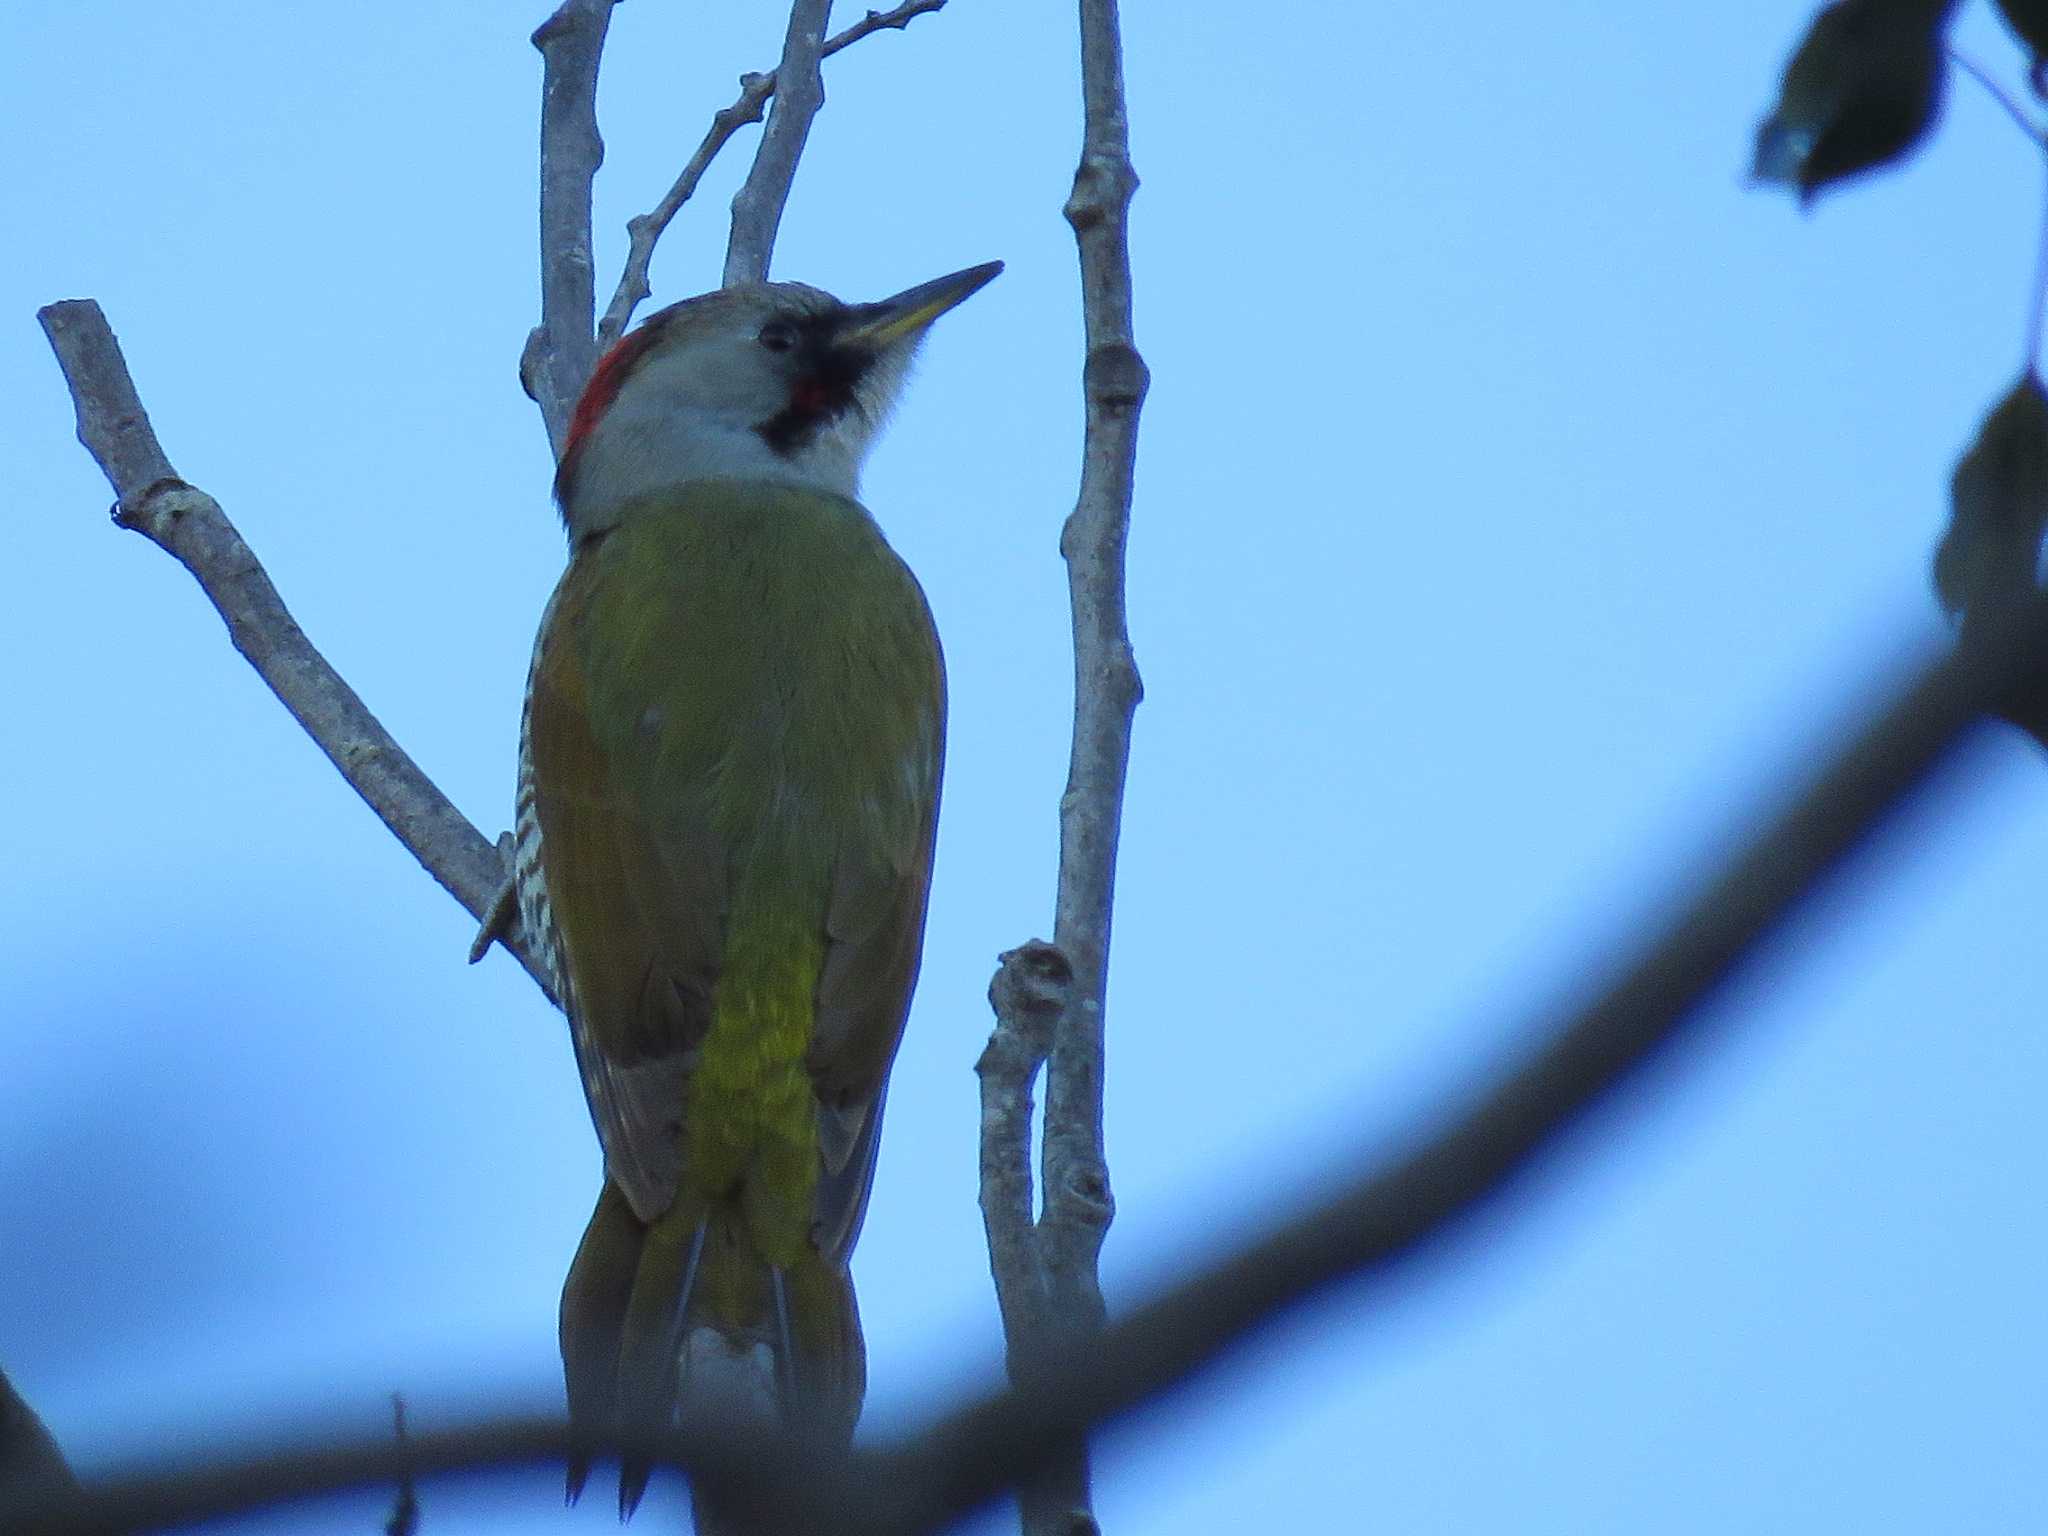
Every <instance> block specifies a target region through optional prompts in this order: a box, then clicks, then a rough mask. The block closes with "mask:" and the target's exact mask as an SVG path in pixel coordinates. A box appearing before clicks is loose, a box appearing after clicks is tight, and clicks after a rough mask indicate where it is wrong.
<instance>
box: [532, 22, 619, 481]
mask: <svg viewBox="0 0 2048 1536" xmlns="http://www.w3.org/2000/svg"><path fill="white" fill-rule="evenodd" d="M615 3H616V0H562V5H561V7H560V9H558V10H557V11H556V12H555V13H554V15H552V16H550V17H549V18H548V19H547V20H546V21H544V22H542V23H541V24H540V27H539V28H538V29H537V30H536V31H535V32H534V34H533V46H534V47H536V48H538V49H539V50H540V56H541V107H540V324H539V325H538V326H536V327H535V328H534V330H533V332H532V333H531V334H530V335H529V336H528V337H527V338H526V349H525V351H524V352H523V353H521V355H520V359H519V381H520V383H522V384H524V385H525V386H526V392H527V393H528V394H529V395H531V396H532V397H533V400H534V403H535V404H536V405H538V406H539V407H540V414H541V419H542V420H543V421H545V422H546V423H547V429H548V442H549V444H550V445H551V446H552V447H553V448H554V451H555V455H556V457H558V458H559V457H560V456H561V452H562V444H563V442H564V440H565V439H566V438H567V436H568V432H569V417H570V415H571V414H572V413H573V412H574V411H575V409H576V400H577V397H578V396H580V395H581V394H582V393H583V385H584V381H585V380H587V379H588V378H589V377H590V370H591V368H592V367H594V366H595V365H596V362H597V342H596V340H595V337H594V336H593V334H592V326H591V322H592V319H593V317H594V316H595V315H596V313H597V285H596V276H595V269H594V264H593V261H592V258H591V254H590V189H591V184H592V183H593V182H594V181H596V179H597V168H598V167H599V166H600V165H602V164H603V163H604V140H603V138H602V137H601V136H600V135H599V134H598V131H597V69H598V64H599V63H600V61H601V60H602V59H603V57H604V38H605V32H606V29H607V28H609V27H610V26H611V19H612V6H613V5H614V4H615Z"/></svg>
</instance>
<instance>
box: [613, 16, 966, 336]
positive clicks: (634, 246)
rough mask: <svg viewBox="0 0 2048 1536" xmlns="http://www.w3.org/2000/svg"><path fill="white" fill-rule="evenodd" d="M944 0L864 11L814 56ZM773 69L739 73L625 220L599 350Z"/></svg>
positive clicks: (642, 289) (753, 113)
mask: <svg viewBox="0 0 2048 1536" xmlns="http://www.w3.org/2000/svg"><path fill="white" fill-rule="evenodd" d="M945 4H946V0H904V3H903V4H901V5H899V6H897V7H896V8H895V9H894V10H889V11H869V12H868V13H867V15H866V16H864V17H862V18H861V19H860V20H859V21H857V22H855V23H854V24H853V25H852V26H850V27H848V28H847V29H846V30H845V31H844V32H841V33H839V34H838V35H837V36H835V37H831V38H828V39H826V42H825V46H824V47H823V48H822V49H820V50H819V53H818V57H819V58H820V59H821V60H823V59H829V58H831V57H832V55H833V54H835V53H837V52H838V51H839V50H840V49H842V48H847V47H851V46H852V45H853V44H855V43H857V42H859V41H860V40H861V39H862V38H864V37H867V36H869V35H870V34H871V33H875V32H880V31H882V30H883V29H884V28H893V29H895V30H897V31H901V30H902V29H903V28H904V27H907V26H909V25H910V23H911V21H912V20H913V19H914V18H916V17H919V16H922V15H924V14H925V13H926V12H927V11H937V10H942V9H944V8H945ZM775 79H776V72H775V71H774V70H772V69H771V70H769V71H768V73H766V74H765V75H763V74H754V73H751V72H749V73H747V74H744V75H741V76H740V94H739V96H738V98H737V99H735V100H734V102H733V104H732V105H731V106H729V107H722V108H720V109H719V110H718V111H717V112H716V113H714V114H713V115H712V118H711V127H710V129H709V130H708V131H707V132H706V133H705V135H704V139H703V142H702V143H700V144H699V145H698V146H697V152H696V153H695V154H693V155H691V156H690V159H689V163H688V164H686V165H685V166H684V167H683V172H682V174H681V175H680V176H678V177H677V178H676V180H675V185H674V186H672V187H670V188H669V189H668V191H667V193H666V194H664V195H663V197H662V199H661V201H660V202H658V203H656V204H655V205H654V207H653V209H652V210H650V211H649V212H647V213H643V214H640V215H638V216H637V217H635V218H632V219H629V220H627V221H626V235H627V239H628V245H627V248H626V266H625V270H624V271H623V272H621V273H620V274H619V286H618V288H617V289H616V290H614V291H613V293H612V301H611V303H610V304H608V305H606V306H605V311H604V319H603V320H601V321H599V322H598V327H597V347H598V351H599V352H600V353H602V352H603V351H604V350H605V348H607V347H609V346H610V345H611V344H612V343H613V342H615V341H617V340H618V339H619V338H620V337H621V336H623V335H625V334H626V327H627V326H629V325H631V324H632V323H633V311H634V310H636V309H638V308H639V307H640V301H641V300H642V299H644V298H646V297H647V294H648V286H647V269H648V266H649V264H650V263H651V262H652V261H653V260H654V247H655V245H656V244H657V243H658V242H659V241H660V239H661V237H662V234H663V233H664V232H665V231H666V230H667V229H668V226H669V223H670V221H671V220H673V219H674V218H675V216H676V214H677V213H678V212H679V211H680V210H681V208H682V206H683V204H684V203H686V202H688V201H689V200H690V199H691V197H693V196H694V195H695V194H696V191H697V183H698V182H700V181H702V180H703V179H704V172H705V171H706V170H708V169H710V166H711V162H712V161H713V160H715V159H717V158H718V152H719V151H720V150H721V149H723V148H725V144H726V141H727V140H728V139H730V138H731V137H732V136H733V135H734V134H736V133H738V132H739V131H740V129H742V128H744V127H745V126H746V125H747V124H748V123H758V122H759V121H761V114H762V112H763V111H765V110H766V109H767V106H768V100H769V98H770V97H772V96H773V95H774V94H775Z"/></svg>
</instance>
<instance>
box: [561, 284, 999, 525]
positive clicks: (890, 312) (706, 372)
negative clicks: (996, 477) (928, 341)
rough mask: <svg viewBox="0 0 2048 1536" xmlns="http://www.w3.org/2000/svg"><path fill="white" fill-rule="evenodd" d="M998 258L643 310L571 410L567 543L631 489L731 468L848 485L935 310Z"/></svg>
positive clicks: (614, 508)
mask: <svg viewBox="0 0 2048 1536" xmlns="http://www.w3.org/2000/svg"><path fill="white" fill-rule="evenodd" d="M1002 269H1003V267H1002V263H1001V262H999V261H992V262H988V263H986V264H985V265H983V266H979V267H969V268H968V269H967V270H966V271H964V272H955V273H953V274H952V275H951V276H949V277H942V278H938V279H937V280H935V281H933V282H929V283H921V284H919V285H918V286H917V287H915V288H911V289H908V290H907V291H905V292H903V293H899V294H897V295H896V296H895V297H894V298H892V299H884V300H882V301H881V302H880V303H879V304H842V303H840V302H839V300H837V299H835V298H833V297H832V295H830V294H829V293H825V292H823V291H821V290H819V289H816V288H811V287H807V286H805V285H804V284H802V283H759V284H752V285H749V286H745V287H738V288H723V289H720V290H719V291H717V292H716V293H707V294H703V295H701V296H699V297H697V298H694V299H685V300H684V301H683V302H682V303H680V304H675V305H671V306H670V307H669V308H667V309H664V310H661V311H660V312H659V313H657V314H654V315H650V316H649V317H648V318H647V319H646V320H645V321H644V322H643V323H642V324H641V325H640V326H639V327H638V328H636V329H635V330H634V331H633V332H632V333H631V334H630V335H627V336H626V337H624V338H622V339H621V340H620V341H619V342H618V344H617V345H615V346H614V347H613V348H612V349H611V351H609V352H607V353H606V354H605V355H604V357H603V358H602V359H600V360H599V362H598V365H597V367H596V369H595V370H594V371H593V372H592V374H591V376H590V383H589V384H588V385H587V386H586V387H585V388H584V391H583V397H582V399H580V400H579V401H578V402H577V404H576V414H575V417H574V418H573V420H572V421H571V423H570V426H569V437H568V441H567V443H566V444H565V445H564V446H563V450H562V459H561V463H560V465H559V466H558V467H557V469H556V472H555V496H556V499H557V500H559V501H560V503H561V506H562V516H563V517H564V518H565V519H566V520H567V522H568V524H569V534H570V537H571V539H572V540H580V539H583V538H586V537H588V536H589V535H590V534H592V533H596V532H599V531H601V530H602V529H604V528H607V527H609V526H611V524H612V523H613V522H614V521H616V519H617V517H618V516H619V513H620V511H621V509H622V508H623V507H624V506H625V505H626V503H628V502H630V501H632V500H633V499H634V498H636V497H639V496H643V495H646V494H648V493H650V492H659V491H663V490H668V489H670V488H672V487H674V486H676V485H680V484H684V483H686V482H688V481H691V480H701V479H707V478H711V477H714V476H728V475H733V476H741V477H747V478H755V479H769V480H780V481H785V482H794V483H797V484H801V485H807V486H812V487H816V488H818V489H821V490H832V491H838V492H841V493H843V494H845V495H849V496H851V495H853V494H855V491H856V487H857V484H858V478H859V474H860V466H861V461H862V459H864V458H865V457H866V455H867V451H868V448H869V446H870V444H871V443H872V442H873V441H874V437H875V433H876V431H877V430H878V429H879V428H880V427H881V425H882V422H883V421H884V420H885V419H886V418H887V417H888V414H889V411H890V409H891V408H892V407H893V406H894V405H895V403H896V397H897V395H898V394H899V393H900V392H901V390H902V388H903V382H904V379H905V377H906V376H907V375H908V372H909V368H910V359H911V357H912V355H913V354H915V352H916V351H917V346H918V343H919V342H920V341H922V340H923V339H924V334H925V331H926V329H927V328H928V327H929V326H930V325H931V323H932V321H934V320H936V319H937V318H938V317H939V316H940V315H942V314H944V313H945V312H946V311H947V310H949V309H951V308H952V307H953V306H954V305H956V304H958V303H959V302H960V301H961V300H962V299H965V298H966V297H967V296H968V295H969V294H971V293H973V292H974V291H975V290H976V289H978V288H980V287H981V286H982V285H983V284H984V283H986V282H988V281H989V279H991V278H993V277H994V276H995V275H996V274H997V273H998V272H1000V271H1002Z"/></svg>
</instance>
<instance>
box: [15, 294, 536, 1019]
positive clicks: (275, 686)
mask: <svg viewBox="0 0 2048 1536" xmlns="http://www.w3.org/2000/svg"><path fill="white" fill-rule="evenodd" d="M37 318H38V319H39V320H41V321H42V325H43V331H44V333H45V334H46V335H47V336H48V337H49V338H50V345H51V347H52V348H53V349H54V350H55V351H56V354H57V363H58V366H59V367H61V368H62V369H63V370H64V381H65V383H66V384H67V385H68V386H69V387H70V390H71V398H72V401H73V404H74V405H75V407H76V409H77V414H78V440H79V441H80V442H81V443H83V444H84V445H85V448H86V451H87V452H88V453H90V454H91V455H92V456H93V458H94V459H95V460H96V461H97V462H98V464H99V466H100V468H101V470H102V471H104V472H105V474H106V477H107V480H108V482H109V483H110V484H111V485H112V486H113V488H114V494H115V496H116V497H118V498H119V500H118V502H117V503H116V505H115V507H114V521H115V522H117V523H119V524H120V525H121V526H122V527H123V528H128V529H132V530H133V531H134V532H136V533H140V534H142V535H143V536H144V537H146V538H147V539H149V540H150V541H151V542H152V543H154V544H156V545H157V546H158V547H159V548H161V549H162V550H164V551H165V553H167V554H169V555H170V556H171V557H172V558H173V559H175V560H177V561H178V562H179V564H181V565H183V566H184V567H185V569H187V570H188V571H190V572H191V573H192V574H193V576H194V577H196V578H197V579H198V582H199V585H200V587H201V588H202V589H203V590H204V591H205V593H206V595H207V597H208V598H210V599H211V600H212V602H213V605H214V607H215V608H217V609H218V610H219V611H220V616H221V617H222V618H223V619H224V620H226V621H227V626H228V638H229V639H230V640H231V641H233V642H234V646H235V649H236V650H238V651H240V652H241V653H242V655H243V657H244V658H245V659H246V660H247V661H248V663H249V664H250V665H251V666H252V667H254V668H255V669H256V671H257V673H258V674H259V675H260V676H261V677H262V678H263V680H264V682H266V683H268V684H269V685H270V689H271V692H273V693H275V694H276V695H277V697H278V699H279V700H280V701H281V702H282V703H283V704H284V707H285V708H286V709H288V710H290V711H291V714H292V718H293V719H295V720H297V721H298V722H299V724H300V725H301V726H303V727H305V730H306V734H307V735H309V736H311V737H312V738H313V740H314V742H315V744H317V745H318V746H319V748H320V750H321V751H323V752H325V753H326V754H327V756H328V759H329V761H331V762H332V763H333V764H334V766H335V767H336V768H338V769H339V770H340V771H341V776H342V777H343V778H345V779H347V780H348V782H349V785H350V787H352V788H353V789H354V790H355V792H356V793H357V794H359V795H361V796H362V797H363V800H364V803H365V804H367V805H368V806H369V807H370V809H371V810H373V811H375V812H376V813H377V815H378V817H379V819H380V820H382V821H383V823H384V825H385V826H387V827H389V828H390V829H391V833H392V835H393V836H394V837H396V838H397V839H398V840H399V841H400V842H401V843H403V844H404V845H405V846H406V848H407V849H408V850H410V851H411V853H412V856H413V857H414V858H416V859H418V860H419V861H420V863H421V864H422V865H423V866H424V867H425V869H426V871H427V873H428V874H430V875H432V876H433V877H434V878H435V879H436V880H437V881H439V882H440V883H441V886H442V887H443V889H445V890H446V891H447V892H448V894H449V895H451V896H453V897H454V898H455V899H456V900H457V901H459V902H461V903H462V905H463V906H464V907H466V908H467V909H468V910H469V911H470V913H471V914H472V915H474V916H476V917H479V918H480V917H482V916H484V914H485V913H486V912H487V911H488V910H489V909H490V906H491V904H492V902H493V901H495V900H496V898H497V894H498V889H499V886H500V885H501V884H502V883H503V880H504V874H505V867H504V864H503V861H502V860H501V859H500V857H499V854H498V850H497V848H496V847H495V846H494V845H493V844H492V843H491V842H490V841H489V840H488V839H486V838H485V837H484V836H483V834H482V833H480V832H478V831H477V830H476V828H475V827H473V826H471V825H470V824H469V821H468V819H467V818H465V817H464V816H463V814H462V813H461V812H460V811H458V810H457V809H456V808H455V807H454V806H453V805H452V804H451V803H450V802H449V800H448V797H447V796H446V795H444V794H442V793H441V791H440V790H439V789H437V788H435V786H434V783H433V781H432V780H430V779H429V778H428V777H427V776H426V775H425V774H424V773H422V772H421V771H420V769H419V766H418V765H417V764H416V763H414V762H413V760H412V759H411V758H410V757H408V756H407V755H406V754H405V751H404V749H402V748H401V747H400V746H399V745H398V743H397V742H396V741H394V740H392V738H391V735H390V733H389V732H387V731H386V730H385V729H384V727H383V726H381V725H379V724H378V723H377V719H376V717H375V716H374V715H372V714H371V713H370V711H369V710H368V709H367V708H365V707H364V705H363V701H362V700H361V699H360V698H358V697H357V696H356V693H355V690H354V689H352V688H350V687H349V685H348V684H347V683H346V682H345V681H343V680H342V677H341V675H340V674H339V673H337V672H336V671H335V670H334V669H333V668H332V667H331V666H329V665H328V664H327V660H326V658H325V657H323V656H322V655H321V654H320V653H319V651H317V650H315V649H314V647H313V643H312V642H311V641H310V640H308V639H307V638H306V634H305V631H304V630H302V629H300V628H299V626H298V622H297V621H296V620H294V619H293V618H292V616H291V614H290V612H289V611H288V610H287V609H286V608H285V605H284V600H283V599H282V598H280V597H279V596H278V594H277V588H276V587H274V586H272V585H271V582H270V578H269V576H267V575H266V574H265V573H264V570H263V567H262V565H261V564H259V563H258V561H257V559H256V556H255V554H254V553H253V552H252V551H251V550H250V548H249V546H248V545H247V544H246V543H244V542H243V541H242V536H241V534H240V533H238V532H237V531H236V530H235V526H234V524H233V523H231V522H229V521H228V518H227V514H226V513H224V512H222V511H221V509H220V504H219V503H218V502H216V501H215V500H214V499H213V498H212V497H211V496H209V495H207V494H206V493H205V492H204V491H201V490H199V489H197V488H196V487H194V486H191V485H187V484H186V483H185V482H184V481H183V480H181V479H179V478H178V474H177V471H176V470H174V469H173V468H172V467H171V461H170V460H169V459H168V458H166V457H165V455H164V451H163V448H162V447H161V445H159V444H158V442H157V439H156V433H155V432H154V431H153V430H152V429H151V427H150V424H149V416H148V413H147V412H145V411H144V410H143V408H142V401H141V399H140V398H139V397H138V396H137V394H136V392H135V383H134V380H133V379H131V378H130V377H129V374H128V364H127V362H126V360H125V359H123V357H122V356H121V346H120V343H119V342H118V341H116V340H115V339H114V333H113V331H112V330H111V329H109V327H108V325H107V320H106V316H104V315H103V314H101V313H100V307H99V305H97V304H96V303H94V302H93V301H92V300H90V299H67V300H65V301H64V302H62V303H59V304H52V305H50V306H48V307H47V308H45V309H43V310H42V311H41V312H40V313H39V314H38V316H37ZM510 942H511V947H512V950H513V953H515V954H516V955H517V956H518V957H519V961H520V963H521V964H522V965H524V966H525V967H526V970H527V973H528V974H529V975H531V976H532V977H533V979H534V980H535V981H536V982H538V983H539V984H540V987H541V990H542V991H544V992H548V993H549V995H550V996H552V995H553V992H552V989H551V982H550V980H549V978H548V977H546V976H545V974H544V973H543V972H542V970H541V969H540V967H539V966H538V965H537V964H536V963H535V961H534V959H533V956H532V954H531V953H530V952H529V951H528V949H527V948H526V947H525V945H524V944H523V943H520V942H518V936H517V934H516V933H515V934H513V935H512V936H511V939H510Z"/></svg>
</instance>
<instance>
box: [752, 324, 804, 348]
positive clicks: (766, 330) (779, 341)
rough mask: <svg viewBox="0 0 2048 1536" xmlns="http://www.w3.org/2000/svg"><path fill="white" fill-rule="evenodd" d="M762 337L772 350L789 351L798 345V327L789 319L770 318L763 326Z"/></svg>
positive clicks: (764, 344)
mask: <svg viewBox="0 0 2048 1536" xmlns="http://www.w3.org/2000/svg"><path fill="white" fill-rule="evenodd" d="M760 339H761V345H762V346H764V347H766V348H767V349H768V350H769V351H770V352H787V351H789V350H790V348H792V347H794V346H795V345H796V327H795V326H793V325H791V324H790V323H789V322H788V321H787V320H770V321H769V322H768V323H767V324H766V325H764V326H762V327H761V338H760Z"/></svg>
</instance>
